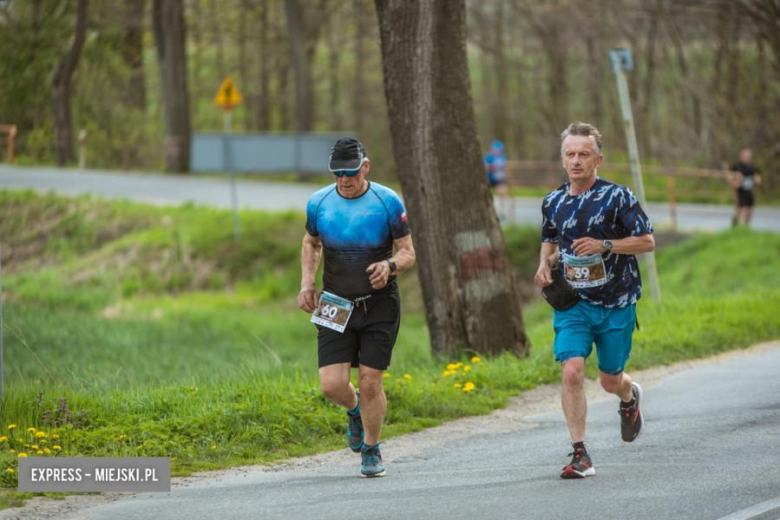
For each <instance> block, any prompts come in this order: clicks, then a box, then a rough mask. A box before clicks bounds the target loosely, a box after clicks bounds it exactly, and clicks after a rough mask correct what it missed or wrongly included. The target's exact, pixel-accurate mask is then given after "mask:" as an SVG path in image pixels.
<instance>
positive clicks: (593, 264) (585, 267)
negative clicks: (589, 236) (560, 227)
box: [563, 253, 607, 289]
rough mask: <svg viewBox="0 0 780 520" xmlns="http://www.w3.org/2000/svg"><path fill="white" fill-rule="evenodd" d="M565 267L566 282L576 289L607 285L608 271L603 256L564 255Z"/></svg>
mask: <svg viewBox="0 0 780 520" xmlns="http://www.w3.org/2000/svg"><path fill="white" fill-rule="evenodd" d="M563 266H564V273H565V276H566V280H567V281H568V282H569V284H570V285H571V286H572V287H574V288H575V289H585V288H587V287H598V286H600V285H604V284H605V283H607V270H606V268H605V267H604V259H603V258H602V257H601V255H588V256H572V255H567V254H565V253H564V254H563Z"/></svg>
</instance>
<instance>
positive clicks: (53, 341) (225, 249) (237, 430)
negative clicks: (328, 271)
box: [0, 192, 780, 504]
mask: <svg viewBox="0 0 780 520" xmlns="http://www.w3.org/2000/svg"><path fill="white" fill-rule="evenodd" d="M0 215H2V216H3V218H2V220H0V230H2V232H3V233H4V234H3V237H4V239H3V246H4V247H10V249H11V251H12V254H11V256H10V257H9V259H8V260H7V261H6V265H4V268H7V270H6V273H5V274H6V276H5V278H4V279H3V289H4V293H3V296H4V303H5V305H4V309H3V311H4V318H5V331H4V332H5V336H4V337H5V367H4V368H5V373H4V377H5V382H6V392H5V395H4V399H3V402H2V409H1V410H0V412H1V415H0V421H2V423H0V428H5V427H7V425H8V424H16V425H17V426H16V428H15V429H13V430H11V431H9V432H8V434H6V437H8V439H6V440H5V441H0V451H2V454H1V455H0V482H2V483H4V485H5V486H7V487H10V488H12V487H15V474H12V473H9V472H5V471H4V470H5V469H6V468H14V467H15V465H16V456H17V454H18V452H19V451H25V452H27V453H30V454H31V455H34V454H35V453H36V452H37V451H39V450H40V451H42V452H44V453H43V455H48V454H46V453H45V450H46V449H47V448H48V449H49V450H52V452H53V453H54V452H55V451H56V452H57V453H63V454H66V455H69V456H82V455H84V456H170V457H175V460H174V462H173V471H174V474H178V475H181V474H186V473H188V472H191V471H194V470H200V469H209V468H221V467H227V466H231V465H237V464H248V463H258V462H271V461H275V460H279V459H281V458H285V457H289V456H296V455H304V454H310V453H315V452H320V451H325V450H329V449H335V448H341V447H343V433H344V428H345V421H344V417H343V411H341V410H339V409H338V408H337V407H335V406H333V405H331V404H330V403H328V402H327V400H326V399H325V398H323V397H322V395H321V393H320V391H319V388H318V381H317V378H316V340H315V334H314V330H313V328H312V325H311V324H310V323H308V317H307V315H306V314H304V313H302V312H300V311H299V310H297V309H296V307H295V303H294V295H295V294H296V293H297V286H298V281H299V280H298V277H299V263H298V262H299V260H298V255H299V251H300V249H299V248H300V237H301V235H302V233H303V220H302V217H301V216H300V215H297V214H281V215H272V214H263V213H254V212H244V213H242V215H241V217H242V224H243V225H244V229H245V230H246V233H245V235H244V237H245V239H244V240H242V241H241V242H239V243H235V242H234V241H233V239H232V234H231V231H230V230H231V227H230V220H229V219H230V214H229V213H228V212H221V211H215V210H209V209H205V208H198V207H193V206H188V207H183V208H154V207H149V206H144V205H135V204H130V203H114V202H111V203H108V202H100V201H95V200H91V199H88V198H79V199H65V198H58V197H53V196H39V195H34V194H32V193H29V192H28V193H21V194H19V193H7V192H6V193H0ZM14 219H15V220H14ZM10 221H13V222H16V223H17V224H16V225H12V224H10V223H9V222H10ZM22 223H24V224H23V225H22ZM44 223H45V225H44ZM107 227H108V228H110V229H111V230H112V231H111V232H108V231H106V228H107ZM505 236H506V240H507V247H508V252H509V256H510V260H511V261H512V263H513V264H514V265H515V266H516V267H517V269H518V273H519V276H520V277H521V278H523V279H526V280H528V279H530V278H531V277H532V276H533V271H534V269H533V264H534V263H535V258H536V257H537V254H538V232H537V230H535V229H528V228H509V229H507V230H506V231H505ZM54 244H56V246H55V245H54ZM25 248H27V249H25ZM25 251H35V253H31V254H23V253H25ZM778 253H780V236H777V235H774V234H770V233H757V232H751V231H749V230H745V229H737V230H732V231H728V232H725V233H718V234H710V235H701V236H697V237H693V238H691V239H689V240H687V241H684V242H681V243H679V244H676V245H674V246H669V247H668V248H666V249H663V250H661V251H659V253H658V267H659V272H660V273H661V286H662V292H663V301H662V302H661V303H660V304H656V303H654V302H652V301H651V300H650V298H649V297H648V298H645V299H643V300H642V301H641V302H640V305H639V312H638V315H639V320H640V323H641V326H642V329H641V330H640V331H638V332H637V333H636V335H635V340H634V345H635V346H634V351H633V355H632V358H631V361H630V365H629V369H640V368H647V367H650V366H654V365H658V364H667V363H673V362H676V361H680V360H684V359H691V358H697V357H704V356H708V355H712V354H715V353H718V352H722V351H724V350H728V349H734V348H741V347H746V346H749V345H751V344H754V343H756V342H759V341H763V340H768V339H773V338H778V337H780V321H778V320H777V318H776V314H777V310H778V309H780V290H778V287H780V283H779V282H780V274H778V273H780V255H779V254H778ZM403 284H404V286H403V287H402V296H403V301H404V303H403V314H404V319H403V325H402V328H401V331H400V335H399V339H398V343H397V347H396V350H395V352H394V357H393V364H392V366H391V368H390V370H389V377H388V379H387V380H386V389H387V395H388V401H389V409H388V417H387V425H386V428H385V430H384V431H383V436H384V437H391V436H393V435H399V434H402V433H406V432H410V431H416V430H419V429H421V428H425V427H429V426H432V425H435V424H440V423H441V422H443V421H446V420H450V419H453V418H455V417H460V416H464V415H472V414H483V413H487V412H489V411H490V410H492V409H494V408H496V407H500V406H503V405H504V404H506V403H507V401H508V399H509V397H510V396H512V395H515V394H517V393H519V392H521V391H523V390H527V389H530V388H533V387H534V386H536V385H539V384H543V383H548V382H554V381H557V380H558V379H559V377H560V372H559V367H558V366H557V364H556V363H555V362H554V360H553V359H552V353H551V345H552V341H553V332H552V327H551V311H550V309H549V307H547V305H546V304H545V303H544V302H540V301H538V300H537V301H535V302H534V303H532V304H531V305H529V306H527V307H526V308H525V309H524V320H525V323H526V327H527V333H528V335H529V337H530V339H531V341H532V344H533V348H532V351H531V354H530V356H529V357H528V358H526V359H517V358H515V357H513V356H511V355H505V356H500V357H497V358H493V359H486V360H484V361H482V362H471V361H470V360H469V357H470V356H467V355H464V357H463V358H461V359H447V360H444V359H436V358H435V357H433V356H432V355H431V352H430V346H429V340H428V336H427V328H426V325H425V319H424V315H423V313H422V311H421V303H420V301H419V299H420V298H419V286H417V282H416V279H415V277H414V276H413V275H407V276H405V277H404V279H403ZM452 362H461V363H463V365H462V366H460V367H458V368H457V369H456V370H454V371H449V372H450V373H448V374H447V375H445V374H444V372H445V370H446V365H447V364H448V363H452ZM466 365H469V366H470V371H468V372H466V371H465V368H464V367H465V366H466ZM591 365H595V364H594V363H591ZM589 374H590V375H591V376H595V375H596V373H595V367H594V366H590V367H589ZM405 375H408V376H409V377H408V378H407V377H404V376H405ZM467 382H470V383H472V384H474V385H475V388H474V390H473V391H471V392H468V393H467V392H464V391H463V390H462V388H463V385H465V384H466V383H467ZM456 383H457V384H459V385H461V387H460V388H456V386H455V385H456ZM30 427H33V428H36V429H37V430H36V431H43V432H44V433H45V434H46V436H45V437H42V438H40V439H35V438H33V437H32V435H33V434H31V433H29V432H28V431H27V428H30ZM3 433H5V432H0V434H3ZM52 435H58V436H59V439H54V438H53V437H52ZM44 441H45V444H44ZM55 441H56V442H57V443H58V444H55ZM25 445H27V446H25ZM55 445H56V446H60V447H61V448H62V450H61V451H59V450H54V448H53V447H54V446H55ZM32 446H37V448H33V447H32ZM11 449H13V450H15V453H11V452H10V451H9V450H11ZM53 453H52V454H53ZM18 498H19V496H16V495H14V494H11V495H9V494H7V493H6V494H4V495H2V496H0V504H2V503H3V501H6V500H16V499H18Z"/></svg>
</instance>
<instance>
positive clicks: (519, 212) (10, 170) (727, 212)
mask: <svg viewBox="0 0 780 520" xmlns="http://www.w3.org/2000/svg"><path fill="white" fill-rule="evenodd" d="M237 185H238V205H239V207H241V208H249V209H263V210H273V211H283V210H297V211H303V210H304V208H305V207H306V202H307V201H308V199H309V196H310V195H311V194H312V193H313V192H314V191H316V190H317V189H319V188H320V186H317V185H307V184H289V183H278V182H261V181H238V182H237ZM3 188H6V189H24V188H31V189H35V190H37V191H40V192H48V191H55V192H57V193H62V194H67V195H77V194H82V193H91V194H94V195H97V196H101V197H108V198H127V199H134V200H139V201H144V202H149V203H153V204H159V205H178V204H183V203H185V202H194V203H198V204H206V205H209V206H215V207H220V208H230V207H231V199H230V189H229V182H228V180H227V179H226V178H225V179H220V178H214V177H202V176H197V175H187V176H175V175H158V174H147V173H144V174H133V173H123V172H105V171H96V170H88V171H79V170H61V169H57V168H26V167H14V166H8V165H0V189H3ZM540 208H541V199H540V198H533V197H519V198H516V199H515V210H514V218H510V219H509V220H510V221H513V222H515V223H519V224H528V225H541V209H540ZM647 212H648V214H649V216H650V218H651V220H652V221H653V223H654V224H655V225H656V226H657V227H658V226H666V225H668V223H669V222H670V213H669V206H668V205H667V204H659V203H651V204H648V208H647ZM733 213H734V210H733V208H732V207H731V206H720V205H705V204H678V206H677V214H678V215H677V221H678V229H679V230H681V231H717V230H721V229H726V228H728V227H729V226H730V225H731V216H732V215H733ZM752 226H753V228H755V229H761V230H767V231H773V232H776V233H780V208H776V207H758V208H757V209H756V212H755V215H754V217H753V223H752Z"/></svg>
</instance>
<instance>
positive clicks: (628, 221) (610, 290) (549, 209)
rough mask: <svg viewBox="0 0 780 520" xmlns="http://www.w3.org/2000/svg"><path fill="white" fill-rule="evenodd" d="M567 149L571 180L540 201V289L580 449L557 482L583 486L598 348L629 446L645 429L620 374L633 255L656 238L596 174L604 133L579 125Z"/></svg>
mask: <svg viewBox="0 0 780 520" xmlns="http://www.w3.org/2000/svg"><path fill="white" fill-rule="evenodd" d="M561 141H562V142H561V158H562V161H563V167H564V169H565V170H566V173H567V174H568V176H569V182H567V183H566V184H563V185H562V186H560V187H559V188H558V189H556V190H555V191H553V192H551V193H550V194H548V195H547V196H546V197H545V198H544V202H543V203H542V217H543V219H542V248H541V253H540V257H539V269H538V271H537V272H536V277H535V281H536V283H537V285H539V286H541V287H543V288H545V289H544V291H545V296H546V297H547V299H548V301H549V302H550V303H551V304H552V305H553V307H556V308H555V309H554V310H553V315H554V322H553V326H554V328H555V342H554V345H553V351H554V353H555V359H556V361H559V362H560V363H561V364H562V367H563V385H562V390H561V404H562V406H563V412H564V415H565V416H566V425H567V426H568V428H569V434H570V435H571V441H572V447H573V453H570V454H569V455H570V456H571V457H572V459H571V462H570V463H569V464H568V465H567V466H566V467H564V468H563V471H562V472H561V475H560V476H561V478H582V477H587V476H590V475H595V474H596V470H595V469H594V467H593V462H592V461H591V458H590V454H589V453H588V451H587V449H586V447H585V423H586V415H587V406H588V405H587V401H586V398H585V393H584V390H583V383H584V381H585V360H586V359H587V358H588V356H590V354H591V351H592V349H593V343H594V341H595V343H596V353H597V356H598V367H599V371H600V376H601V386H602V387H603V388H604V390H606V391H607V392H609V393H611V394H615V395H617V396H618V397H620V407H619V410H618V411H619V413H620V423H621V424H620V430H621V435H622V437H623V440H624V441H625V442H633V441H634V440H636V438H637V437H638V436H639V433H640V432H641V431H642V424H643V419H642V412H641V410H640V405H641V404H642V388H641V387H640V386H639V384H638V383H635V382H633V381H632V380H631V378H630V377H629V376H628V375H627V374H626V373H625V372H624V371H623V369H624V368H625V365H626V362H627V361H628V357H629V355H630V354H631V339H632V336H633V332H634V327H635V326H636V323H637V322H636V309H635V308H636V302H637V300H639V297H640V296H641V294H642V281H641V278H640V276H639V264H638V263H637V259H636V256H634V255H636V254H638V253H645V252H649V251H652V250H653V249H654V248H655V240H654V239H653V227H652V225H651V223H650V219H649V218H647V215H645V212H644V211H642V208H641V207H640V206H639V202H638V201H637V199H636V197H635V196H634V194H633V193H631V190H629V189H628V188H626V187H623V186H619V185H617V184H614V183H612V182H610V181H608V180H606V179H602V178H600V177H598V176H597V169H598V167H599V166H601V164H602V162H603V161H604V157H603V156H602V155H601V145H602V139H601V134H600V133H599V131H598V129H597V128H596V127H594V126H592V125H589V124H587V123H572V124H571V125H569V127H568V128H567V129H566V130H564V132H563V134H562V135H561ZM553 270H554V271H553ZM553 278H555V283H553ZM572 289H573V290H572Z"/></svg>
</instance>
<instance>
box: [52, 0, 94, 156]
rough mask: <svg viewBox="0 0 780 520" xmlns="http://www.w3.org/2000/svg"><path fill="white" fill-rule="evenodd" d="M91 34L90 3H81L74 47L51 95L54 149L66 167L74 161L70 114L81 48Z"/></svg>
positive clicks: (60, 65)
mask: <svg viewBox="0 0 780 520" xmlns="http://www.w3.org/2000/svg"><path fill="white" fill-rule="evenodd" d="M86 34H87V0H79V3H78V6H77V8H76V27H75V30H74V31H73V45H71V47H70V51H68V54H67V55H66V56H65V57H64V58H63V60H62V61H61V62H60V64H59V66H58V67H57V71H56V72H55V73H54V78H52V81H51V94H52V100H53V101H54V146H55V149H56V152H57V165H58V166H65V165H66V164H67V163H70V162H73V161H74V160H75V159H76V155H75V153H74V151H73V121H72V118H71V111H70V93H71V80H72V79H73V72H74V71H75V70H76V66H78V64H79V58H80V57H81V49H82V48H83V47H84V41H85V39H86Z"/></svg>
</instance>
